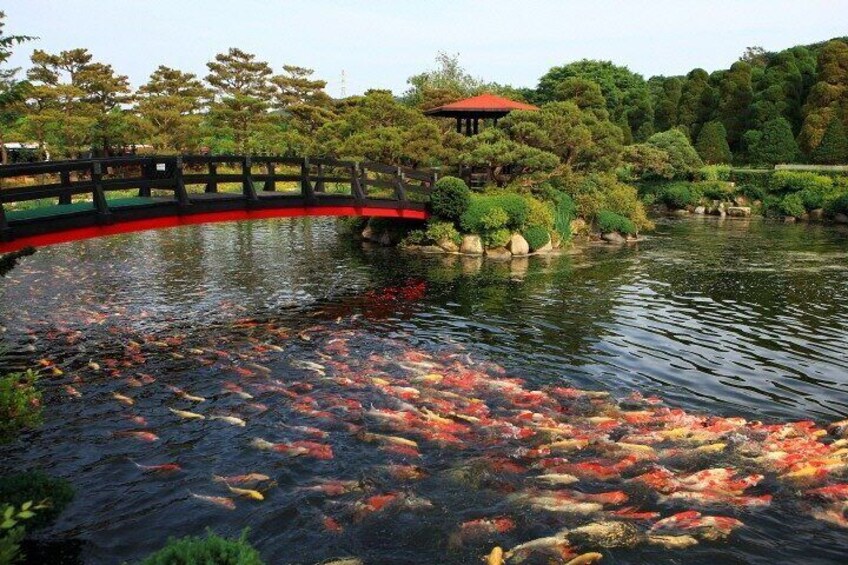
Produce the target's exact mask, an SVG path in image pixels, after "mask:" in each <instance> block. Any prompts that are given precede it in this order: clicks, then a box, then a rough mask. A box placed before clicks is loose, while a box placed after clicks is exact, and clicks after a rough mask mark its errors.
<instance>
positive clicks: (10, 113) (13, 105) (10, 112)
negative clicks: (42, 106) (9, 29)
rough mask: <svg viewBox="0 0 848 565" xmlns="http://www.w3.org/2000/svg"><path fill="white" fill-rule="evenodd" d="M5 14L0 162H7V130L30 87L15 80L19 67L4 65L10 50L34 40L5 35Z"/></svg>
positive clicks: (0, 34)
mask: <svg viewBox="0 0 848 565" xmlns="http://www.w3.org/2000/svg"><path fill="white" fill-rule="evenodd" d="M5 19H6V14H5V13H4V12H2V11H0V154H2V158H0V162H2V163H3V164H4V165H5V164H6V163H8V162H9V155H8V153H7V151H6V143H5V142H6V139H7V134H8V131H9V129H10V128H11V127H12V125H13V124H14V123H15V122H17V121H18V120H19V119H20V118H21V116H22V115H23V107H24V105H23V103H24V100H25V99H26V95H27V92H28V91H29V88H30V85H29V83H28V82H27V81H22V80H17V75H18V72H20V68H19V67H13V68H7V67H6V63H7V62H8V61H9V57H11V56H12V50H13V49H14V48H15V47H16V46H17V45H20V44H21V43H25V42H27V41H32V40H33V39H35V38H34V37H32V36H29V35H7V34H6V32H5V31H4V29H3V28H5V27H6V22H5V21H4V20H5Z"/></svg>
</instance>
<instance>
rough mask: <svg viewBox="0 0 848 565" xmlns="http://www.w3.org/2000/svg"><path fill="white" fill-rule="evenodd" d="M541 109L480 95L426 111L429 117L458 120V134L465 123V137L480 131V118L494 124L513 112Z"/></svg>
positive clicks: (494, 96)
mask: <svg viewBox="0 0 848 565" xmlns="http://www.w3.org/2000/svg"><path fill="white" fill-rule="evenodd" d="M538 109H539V108H538V107H536V106H533V105H532V104H524V103H523V102H516V101H515V100H510V99H509V98H504V97H503V96H496V95H494V94H480V95H479V96H472V97H471V98H466V99H465V100H459V101H458V102H452V103H450V104H445V105H444V106H439V107H438V108H431V109H430V110H425V111H424V114H425V115H427V116H434V117H437V118H456V132H457V133H462V122H463V120H464V121H465V135H475V134H477V133H478V132H479V131H480V127H479V126H480V118H482V119H484V120H485V119H486V118H491V119H493V120H494V123H495V124H497V123H498V119H499V118H503V117H504V116H506V115H507V114H509V113H510V112H512V111H513V110H538Z"/></svg>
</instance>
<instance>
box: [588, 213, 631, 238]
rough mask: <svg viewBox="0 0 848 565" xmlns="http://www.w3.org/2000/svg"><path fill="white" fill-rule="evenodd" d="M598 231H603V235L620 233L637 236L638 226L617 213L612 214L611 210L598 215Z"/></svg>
mask: <svg viewBox="0 0 848 565" xmlns="http://www.w3.org/2000/svg"><path fill="white" fill-rule="evenodd" d="M597 222H598V229H599V230H601V232H602V233H610V232H618V233H621V234H625V235H634V234H636V233H637V232H636V226H635V225H634V224H633V222H631V221H630V220H629V219H628V218H625V217H624V216H621V215H619V214H616V213H615V212H610V211H609V210H602V211H601V212H599V213H598V218H597Z"/></svg>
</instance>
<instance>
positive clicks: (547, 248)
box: [534, 239, 554, 253]
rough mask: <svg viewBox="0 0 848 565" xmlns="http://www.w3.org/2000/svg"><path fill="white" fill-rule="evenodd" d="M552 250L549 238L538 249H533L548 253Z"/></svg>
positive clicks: (552, 245)
mask: <svg viewBox="0 0 848 565" xmlns="http://www.w3.org/2000/svg"><path fill="white" fill-rule="evenodd" d="M553 250H554V244H553V242H552V241H551V240H550V239H549V240H548V242H547V243H546V244H545V245H543V246H542V247H540V248H539V249H537V250H536V251H534V253H550V252H551V251H553Z"/></svg>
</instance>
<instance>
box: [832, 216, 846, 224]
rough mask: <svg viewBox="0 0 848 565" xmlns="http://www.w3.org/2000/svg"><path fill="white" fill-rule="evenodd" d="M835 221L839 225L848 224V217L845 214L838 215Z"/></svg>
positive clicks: (834, 218)
mask: <svg viewBox="0 0 848 565" xmlns="http://www.w3.org/2000/svg"><path fill="white" fill-rule="evenodd" d="M833 221H834V222H836V223H837V224H848V216H846V215H845V214H836V215H835V216H834V217H833Z"/></svg>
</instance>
